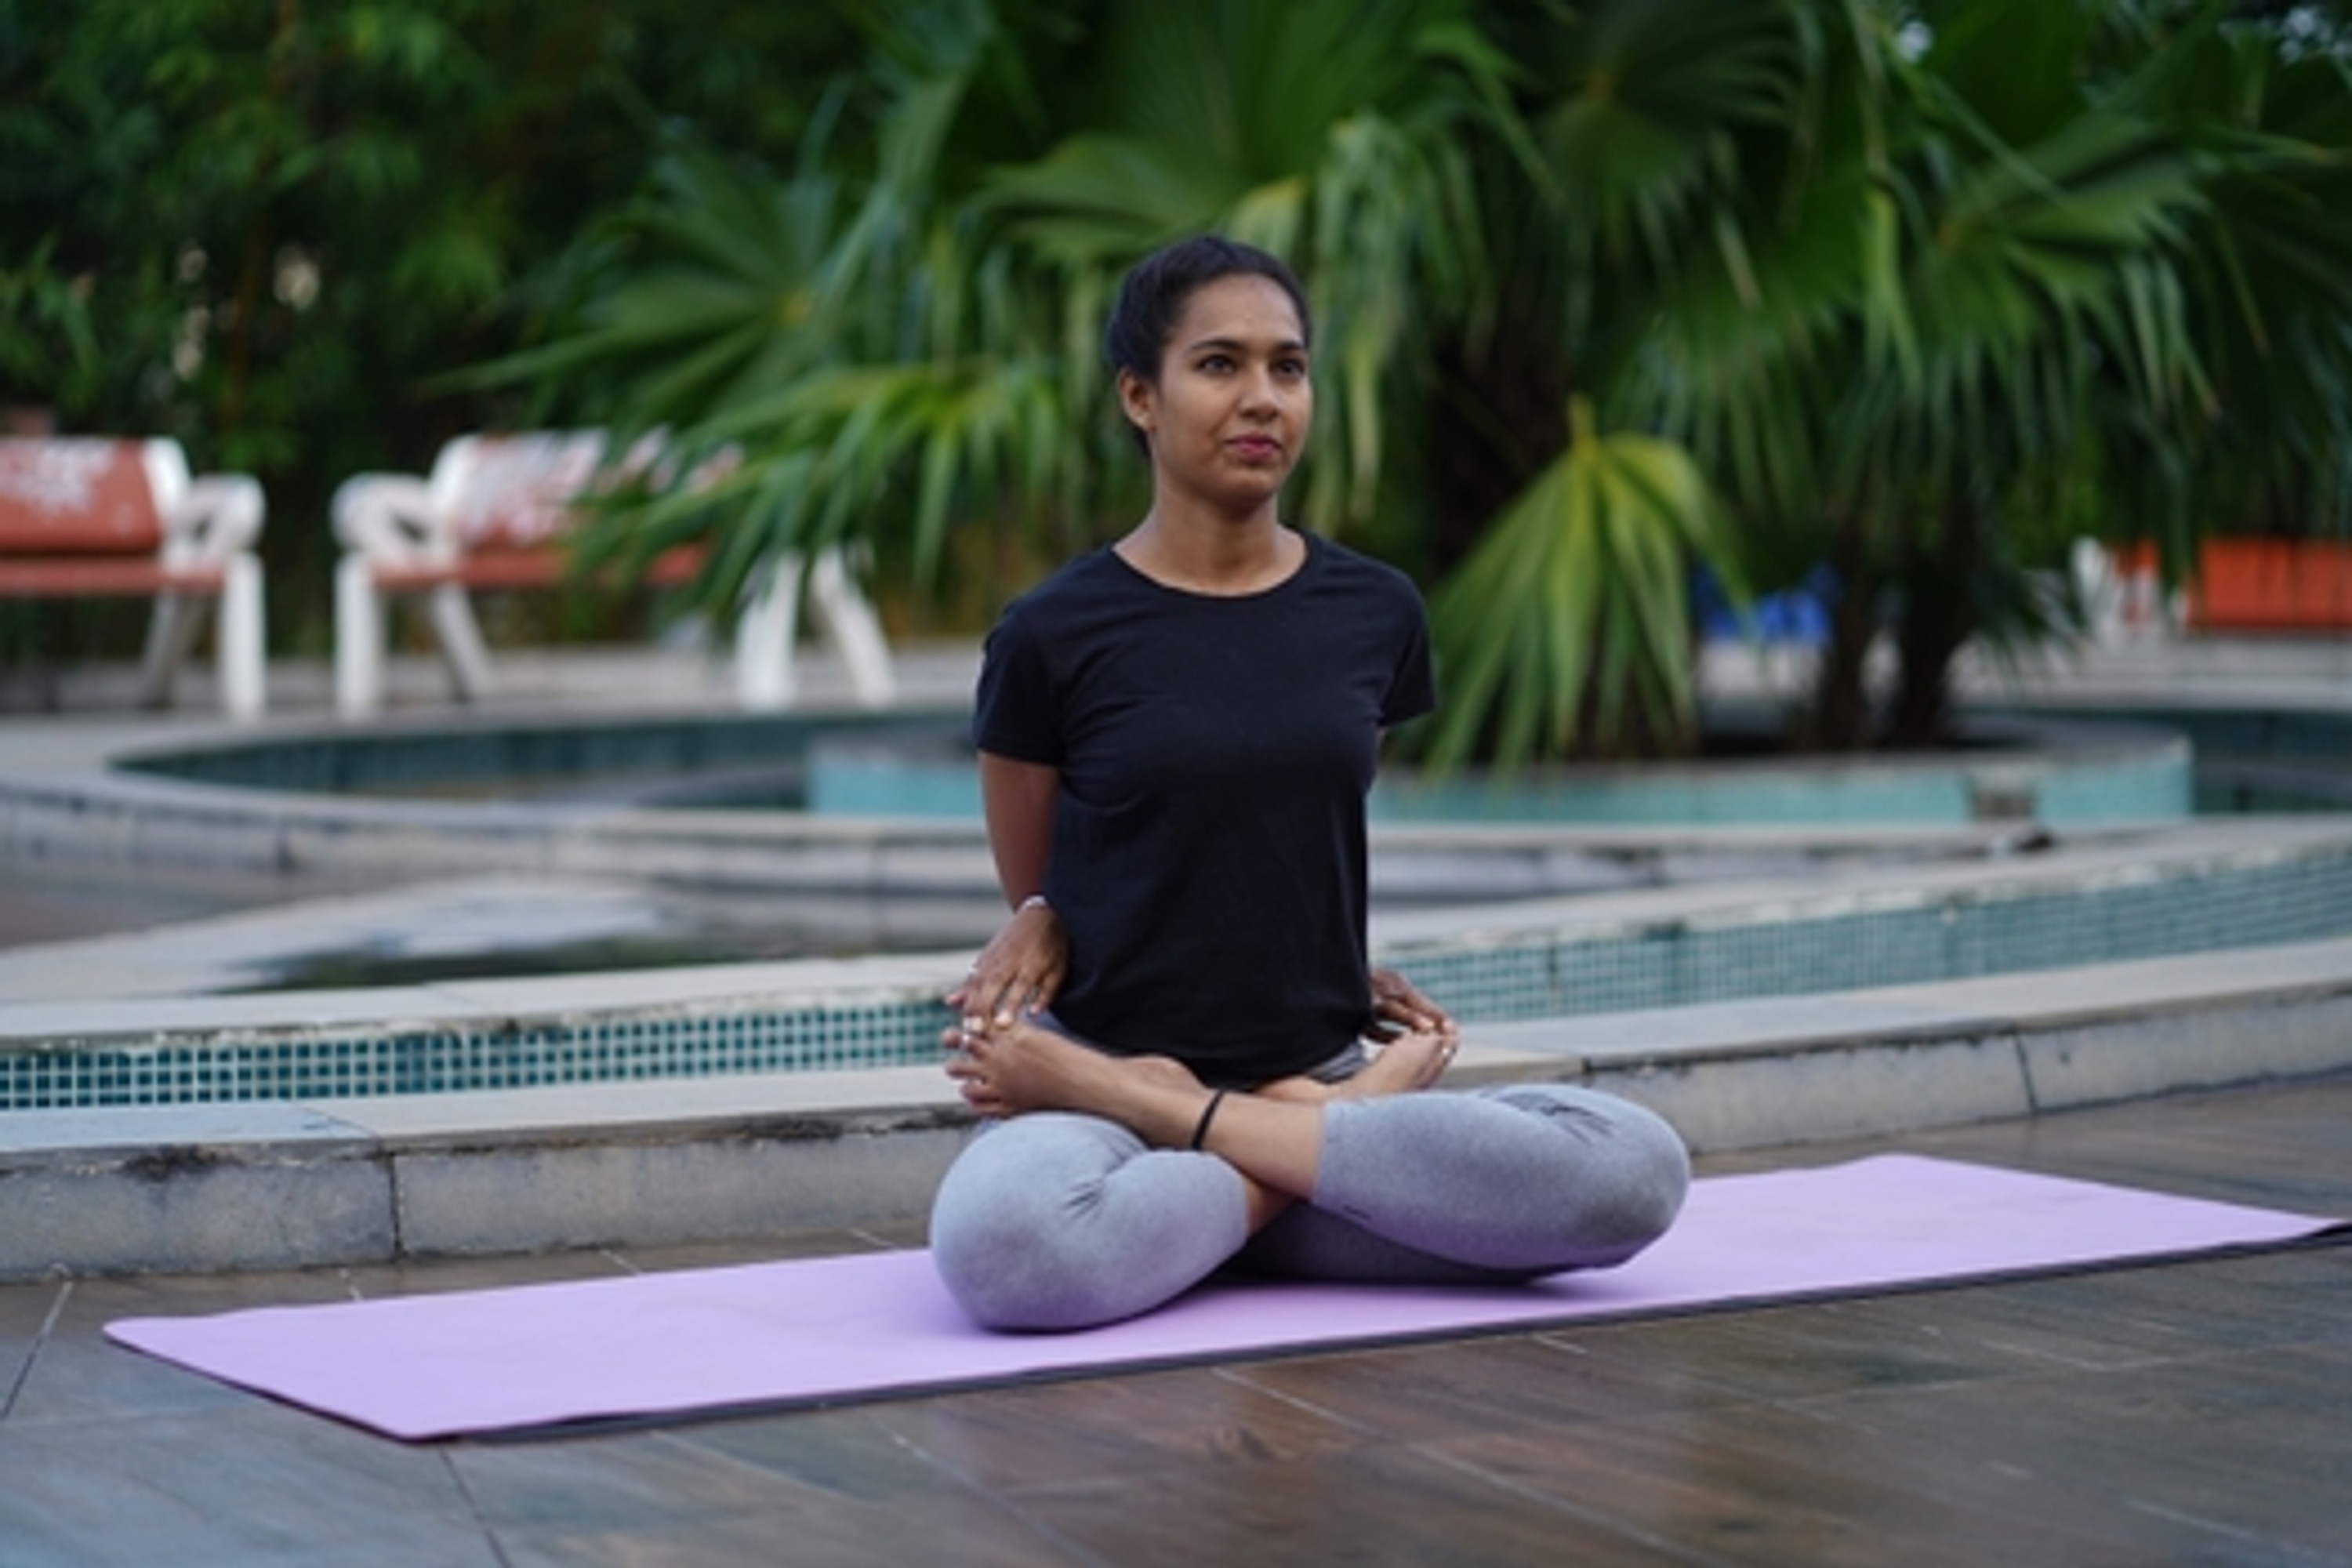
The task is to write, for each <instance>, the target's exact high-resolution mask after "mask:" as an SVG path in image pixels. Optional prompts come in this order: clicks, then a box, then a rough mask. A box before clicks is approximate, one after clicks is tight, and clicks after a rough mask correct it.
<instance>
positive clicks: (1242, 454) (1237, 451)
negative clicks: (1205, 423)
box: [1225, 436, 1282, 463]
mask: <svg viewBox="0 0 2352 1568" xmlns="http://www.w3.org/2000/svg"><path fill="white" fill-rule="evenodd" d="M1225 447H1226V448H1227V450H1229V451H1231V452H1232V453H1233V454H1234V456H1235V457H1238V458H1248V459H1249V460H1250V461H1252V462H1260V463H1265V462H1272V461H1273V460H1275V459H1276V458H1279V457H1281V456H1282V443H1281V442H1279V441H1276V440H1275V439H1274V438H1273V437H1268V436H1236V437H1234V438H1233V439H1232V440H1230V441H1228V442H1226V443H1225Z"/></svg>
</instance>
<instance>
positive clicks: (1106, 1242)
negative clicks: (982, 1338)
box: [930, 1111, 1249, 1329]
mask: <svg viewBox="0 0 2352 1568" xmlns="http://www.w3.org/2000/svg"><path fill="white" fill-rule="evenodd" d="M1248 1235H1249V1219H1248V1215H1247V1213H1246V1202H1245V1197H1244V1188H1243V1184H1242V1179H1241V1177H1240V1176H1239V1175H1237V1174H1236V1173H1234V1169H1233V1167H1232V1166H1230V1165H1228V1164H1226V1163H1224V1162H1223V1161H1222V1160H1219V1159H1217V1158H1215V1157H1213V1156H1212V1155H1208V1154H1194V1153H1187V1152H1177V1151H1171V1150H1164V1149H1153V1148H1150V1146H1149V1145H1147V1144H1146V1143H1145V1142H1143V1140H1141V1139H1140V1138H1138V1137H1137V1136H1136V1135H1135V1134H1134V1133H1132V1132H1129V1131H1128V1130H1127V1129H1126V1128H1124V1127H1121V1126H1119V1125H1118V1123H1116V1122H1113V1121H1106V1120H1104V1119H1102V1118H1100V1117H1094V1116H1082V1115H1076V1114H1071V1113H1066V1112H1061V1111H1035V1112H1032V1113H1030V1114H1028V1115H1024V1116H1016V1117H1014V1118H1013V1119H1012V1120H1011V1121H1003V1122H998V1123H995V1124H993V1125H992V1126H990V1127H989V1128H987V1129H986V1130H985V1131H982V1133H981V1135H980V1136H979V1137H978V1138H976V1139H974V1140H973V1142H972V1143H971V1146H970V1147H969V1148H967V1149H966V1150H965V1151H964V1152H963V1153H962V1154H961V1155H960V1156H959V1157H958V1158H957V1160H956V1163H954V1165H953V1166H951V1167H950V1169H949V1171H948V1173H947V1175H946V1177H945V1178H944V1179H943V1180H942V1181H941V1182H940V1190H939V1194H938V1195H937V1196H936V1197H935V1198H934V1199H933V1201H932V1205H931V1234H930V1243H931V1254H932V1258H933V1261H934V1262H935V1263H936V1264H937V1266H938V1268H939V1271H940V1279H942V1280H943V1281H945V1283H946V1285H947V1288H948V1292H949V1294H950V1295H952V1296H953V1297H954V1298H955V1299H956V1300H957V1302H958V1304H960V1305H961V1307H962V1308H963V1309H964V1310H965V1311H967V1312H969V1313H971V1316H972V1318H973V1319H974V1321H978V1322H980V1323H982V1324H984V1325H986V1326H987V1327H990V1328H996V1329H1077V1328H1087V1327H1091V1326H1092V1325H1095V1324H1097V1323H1108V1322H1114V1321H1118V1320H1119V1319H1121V1318H1130V1317H1133V1316H1135V1315H1136V1314H1137V1313H1139V1312H1145V1311H1149V1310H1151V1309H1152V1308H1154V1307H1157V1306H1159V1305H1160V1304H1161V1303H1162V1302H1165V1301H1168V1300H1171V1299H1172V1298H1174V1297H1176V1296H1179V1295H1181V1294H1182V1293H1183V1292H1184V1291H1186V1290H1188V1289H1192V1287H1193V1286H1194V1285H1196V1284H1198V1283H1199V1282H1200V1281H1201V1280H1202V1279H1206V1278H1207V1277H1208V1276H1209V1275H1210V1274H1212V1273H1213V1272H1214V1271H1215V1270H1216V1269H1217V1268H1218V1267H1219V1266H1221V1265H1222V1264H1223V1263H1224V1262H1225V1261H1226V1260H1227V1259H1228V1258H1232V1257H1233V1255H1234V1252H1235V1251H1237V1250H1238V1249H1239V1248H1240V1247H1241V1245H1242V1243H1243V1242H1244V1240H1245V1239H1247V1237H1248Z"/></svg>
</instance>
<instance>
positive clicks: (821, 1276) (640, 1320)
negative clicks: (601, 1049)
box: [106, 1155, 2336, 1438]
mask: <svg viewBox="0 0 2352 1568" xmlns="http://www.w3.org/2000/svg"><path fill="white" fill-rule="evenodd" d="M2335 1223H2336V1222H2335V1221H2332V1220H2324V1219H2314V1218H2311V1217H2309V1216H2306V1215H2293V1214H2282V1213H2277V1212H2274V1211H2271V1210H2265V1209H2252V1208H2242V1207H2238V1206H2235V1205H2228V1204H2217V1203H2208V1202H2204V1201H2201V1200H2199V1199H2193V1198H2177V1197H2167V1196H2164V1195H2162V1194H2155V1193H2146V1192H2138V1191H2135V1190H2132V1189H2129V1188H2123V1187H2113V1186H2104V1185H2100V1184H2095V1183H2089V1182H2077V1181H2067V1180H2062V1179H2059V1178H2055V1177H2050V1176H2036V1175H2027V1174H2021V1173H2017V1172H2012V1171H2001V1170H1994V1169H1990V1168H1988V1167H1984V1166H1979V1165H1966V1164H1958V1163H1950V1162H1948V1161H1940V1160H1929V1159H1921V1158H1916V1157H1913V1156H1909V1155H1882V1156H1878V1157H1875V1158H1872V1159H1868V1160H1862V1161H1856V1162H1854V1163H1849V1164H1843V1165H1832V1166H1826V1167H1822V1168H1819V1169H1811V1170H1794V1171H1781V1172H1774V1173H1769V1174H1763V1175H1744V1176H1718V1177H1714V1178H1712V1179H1709V1180H1706V1181H1701V1182H1699V1183H1696V1184H1694V1185H1693V1187H1692V1189H1691V1195H1690V1202H1689V1204H1688V1205H1687V1206H1686V1207H1685V1210H1684V1213H1683V1216H1682V1218H1681V1220H1680V1222H1679V1223H1678V1224H1677V1225H1676V1226H1675V1230H1674V1231H1673V1233H1672V1234H1671V1235H1669V1236H1668V1237H1666V1238H1665V1239H1664V1240H1663V1241H1661V1242H1660V1243H1658V1245H1657V1246H1655V1247H1652V1248H1651V1249H1650V1250H1649V1251H1648V1252H1646V1253H1644V1254H1643V1255H1642V1256H1641V1257H1640V1258H1635V1259H1634V1260H1633V1262H1631V1263H1629V1264H1627V1265H1625V1266H1624V1267H1622V1268H1617V1269H1612V1270H1609V1271H1607V1272H1602V1273H1592V1274H1560V1275H1554V1276H1552V1277H1550V1278H1549V1279H1542V1280H1538V1281H1536V1282H1535V1283H1533V1284H1530V1285H1524V1286H1513V1287H1507V1288H1477V1289H1465V1288H1458V1287H1444V1288H1439V1287H1407V1286H1354V1285H1319V1284H1297V1283H1263V1282H1247V1283H1243V1282H1235V1283H1226V1282H1223V1281H1216V1282H1213V1283H1211V1284H1209V1285H1207V1286H1204V1287H1202V1289H1198V1290H1196V1291H1194V1292H1192V1294H1190V1295H1188V1296H1186V1297H1184V1298H1182V1299H1181V1300H1178V1301H1176V1302H1174V1303H1172V1304H1171V1305H1170V1306H1167V1307H1164V1308H1162V1309H1160V1310H1159V1311H1157V1312H1153V1313H1150V1315H1148V1316H1146V1317H1143V1318H1139V1319H1136V1320H1134V1321H1129V1322H1124V1323H1117V1324H1113V1325H1111V1326H1110V1327H1108V1328H1102V1329H1094V1330H1089V1331H1085V1332H1080V1333H1066V1334H1000V1333H991V1332H987V1331H983V1330H981V1329H977V1328H974V1327H973V1326H972V1325H971V1323H970V1322H969V1321H966V1320H965V1319H964V1317H963V1316H962V1315H961V1312H959V1311H958V1310H957V1309H956V1307H955V1305H954V1303H953V1302H952V1301H950V1300H949V1298H948V1296H947V1294H946V1292H945V1291H944V1290H943V1289H941V1288H940V1284H939V1281H938V1279H937V1277H936V1276H935V1275H934V1274H933V1272H932V1269H931V1265H930V1257H929V1254H928V1253H925V1252H919V1251H907V1252H887V1253H872V1254H864V1255H860V1256H856V1257H850V1258H821V1259H816V1260H813V1261H801V1262H787V1263H766V1264H754V1265H750V1266H745V1267H736V1268H705V1269H693V1270H687V1271H681V1272H677V1273H671V1274H651V1275H640V1276H633V1277H629V1278H625V1279H598V1280H592V1281H588V1282H584V1283H567V1284H556V1285H530V1286H522V1287H519V1288H514V1289H497V1290H480V1291H469V1292H465V1293H462V1294H455V1295H442V1296H404V1297H395V1298H391V1299H387V1300H372V1301H359V1302H352V1303H348V1304H339V1305H333V1306H310V1307H283V1308H265V1309H259V1310H248V1311H239V1312H230V1313H226V1314H222V1315H219V1316H215V1317H208V1318H132V1319H125V1320H122V1321H117V1322H113V1323H110V1324H108V1325H107V1329H106V1331H107V1334H108V1335H109V1336H110V1338H112V1339H114V1340H115V1341H117V1342H120V1343H121V1344H125V1345H129V1346H131V1347H132V1348H133V1349H136V1350H141V1351H144V1352H147V1353H149V1354H150V1355H154V1356H159V1357H162V1358H163V1360H166V1361H170V1362H173V1363H178V1364H179V1365H182V1366H184V1367H188V1368H191V1369H193V1370H194V1371H196V1372H200V1373H205V1374H207V1375H209V1376H212V1377H215V1378H219V1379H221V1380H223V1381H225V1382H227V1383H232V1384H237V1385H239V1386H241V1387H244V1388H249V1389H255V1390H257V1391H259V1392H261V1393H264V1394H274V1395H276V1396H277V1397H278V1398H280V1399H284V1400H288V1401H290V1402H291V1403H293V1404H295V1405H302V1406H304V1407H306V1408H309V1409H311V1410H315V1411H318V1412H320V1413H322V1414H325V1415H336V1416H341V1417H342V1418H343V1419H345V1420H349V1421H352V1422H356V1423H358V1424H359V1425H361V1426H371V1427H373V1428H375V1429H376V1430H378V1431H380V1432H383V1433H387V1434H389V1435H391V1436H395V1437H404V1438H427V1437H446V1436H457V1435H459V1434H463V1433H480V1432H492V1431H509V1430H515V1429H520V1428H528V1427H535V1426H552V1425H557V1424H561V1423H566V1422H576V1421H583V1420H593V1419H599V1418H617V1417H646V1416H657V1415H679V1414H683V1413H686V1412H696V1411H698V1412H710V1411H714V1410H721V1409H730V1408H740V1407H747V1406H769V1407H773V1406H778V1405H793V1404H809V1403H832V1402H839V1401H844V1400H850V1399H856V1398H860V1397H872V1396H876V1395H879V1394H908V1393H914V1392H922V1391H936V1390H946V1389H951V1388H958V1387H968V1386H971V1385H974V1384H992V1383H1001V1382H1004V1381H1008V1380H1013V1379H1018V1378H1024V1377H1035V1376H1045V1375H1055V1374H1061V1375H1067V1374H1070V1373H1079V1372H1087V1371H1110V1370H1115V1369H1118V1368H1135V1367H1140V1366H1155V1365H1167V1364H1170V1363H1183V1362H1192V1361H1201V1360H1207V1359H1213V1358H1216V1357H1220V1356H1249V1355H1260V1354H1265V1353H1267V1352H1275V1351H1283V1350H1302V1349H1307V1348H1315V1347H1329V1346H1337V1345H1347V1344H1363V1343H1367V1342H1381V1341H1387V1340H1402V1339H1426V1338H1435V1337H1443V1336H1444V1335H1448V1334H1454V1333H1471V1332H1478V1331H1488V1330H1496V1329H1504V1328H1510V1327H1513V1326H1525V1325H1530V1324H1537V1323H1546V1322H1561V1321H1574V1320H1579V1319H1591V1318H1600V1317H1628V1316H1634V1315H1640V1314H1645V1313H1658V1312H1666V1311H1675V1310H1693V1309H1697V1308H1704V1307H1724V1306H1731V1305H1737V1304H1753V1303H1758V1302H1764V1301H1780V1300H1791V1299H1795V1298H1802V1297H1812V1296H1822V1295H1841V1294H1852V1293H1857V1292H1863V1291H1868V1290H1873V1289H1885V1288H1890V1287H1899V1286H1916V1285H1926V1284H1934V1283H1938V1282H1945V1283H1948V1282H1951V1281H1954V1280H1960V1279H1983V1278H1987V1277H1991V1276H2000V1275H2010V1274H2017V1273H2024V1272H2032V1271H2035V1270H2050V1269H2063V1268H2081V1267H2086V1266H2089V1265H2094V1264H2102V1263H2116V1262H2122V1261H2127V1260H2133V1259H2144V1258H2159V1257H2168V1256H2177V1255H2179V1254H2184V1253H2192V1252H2200V1251H2208V1250H2211V1249H2215V1248H2224V1247H2249V1246H2256V1245H2261V1244H2264V1243H2276V1242H2282V1241H2288V1240H2293V1239H2296V1238H2299V1237H2310V1236H2315V1235H2317V1234H2319V1233H2320V1232H2322V1231H2326V1230H2327V1229H2330V1228H2332V1227H2333V1226H2334V1225H2335Z"/></svg>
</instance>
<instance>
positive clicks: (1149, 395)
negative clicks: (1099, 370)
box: [1118, 370, 1160, 436]
mask: <svg viewBox="0 0 2352 1568" xmlns="http://www.w3.org/2000/svg"><path fill="white" fill-rule="evenodd" d="M1118 411H1119V412H1120V413H1121V414H1124V415H1126V416H1127V422H1128V423H1129V425H1132V426H1135V427H1136V428H1137V429H1138V430H1140V431H1142V432H1143V433H1144V435H1146V436H1151V435H1155V434H1157V433H1158V431H1159V429H1160V389H1159V388H1158V387H1156V386H1154V385H1152V384H1150V382H1148V381H1146V380H1144V379H1143V378H1142V377H1141V376H1139V375H1138V374H1135V373H1134V372H1133V371H1131V370H1122V371H1120V372H1119V373H1118Z"/></svg>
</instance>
